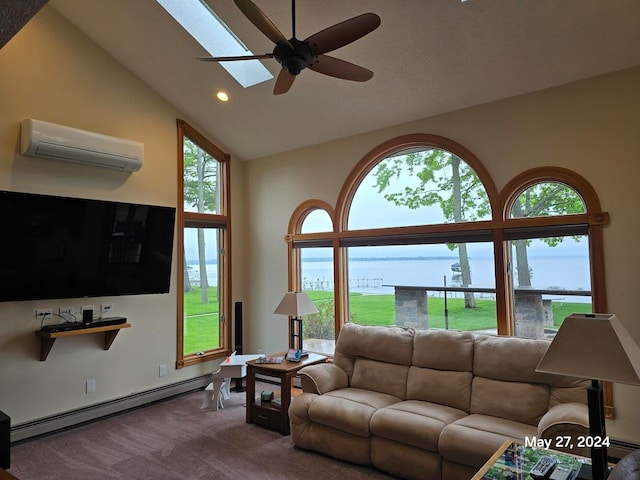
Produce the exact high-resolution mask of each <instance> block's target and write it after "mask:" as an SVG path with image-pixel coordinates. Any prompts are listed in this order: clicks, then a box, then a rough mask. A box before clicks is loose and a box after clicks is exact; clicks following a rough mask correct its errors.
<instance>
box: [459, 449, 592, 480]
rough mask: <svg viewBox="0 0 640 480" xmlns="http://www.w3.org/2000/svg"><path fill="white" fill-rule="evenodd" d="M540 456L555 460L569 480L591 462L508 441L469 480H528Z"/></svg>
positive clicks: (567, 454) (566, 454)
mask: <svg viewBox="0 0 640 480" xmlns="http://www.w3.org/2000/svg"><path fill="white" fill-rule="evenodd" d="M542 456H549V457H553V458H554V459H555V460H557V461H558V466H557V467H556V469H557V470H559V471H561V472H565V473H566V475H567V477H566V478H570V479H573V478H575V476H576V475H577V473H578V470H580V466H581V465H582V464H583V463H586V464H589V465H590V464H591V460H589V459H588V458H585V457H578V456H576V455H571V454H569V453H564V452H558V451H556V450H547V449H545V448H536V447H525V446H524V445H521V444H519V443H516V442H514V441H511V440H508V441H506V442H504V443H503V444H502V446H501V447H500V448H499V449H498V450H497V451H496V453H495V454H494V455H493V456H492V457H491V458H490V459H489V460H488V461H487V463H485V464H484V466H483V467H482V468H481V469H480V470H478V473H476V474H475V475H474V476H473V477H472V478H471V480H504V479H507V480H511V479H513V480H518V479H523V478H526V479H530V478H531V477H530V476H529V471H530V470H531V469H532V468H533V466H534V465H535V464H536V462H537V461H538V459H539V458H540V457H542ZM569 472H571V473H569Z"/></svg>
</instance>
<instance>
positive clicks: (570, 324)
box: [536, 313, 640, 480]
mask: <svg viewBox="0 0 640 480" xmlns="http://www.w3.org/2000/svg"><path fill="white" fill-rule="evenodd" d="M536 372H543V373H553V374H557V375H566V376H569V377H579V378H587V379H591V385H590V386H589V387H588V389H587V404H588V409H589V435H590V436H591V437H592V439H593V438H595V437H599V438H600V439H603V440H604V439H605V438H606V430H605V419H604V417H605V415H604V400H603V396H602V381H608V382H614V383H626V384H629V385H640V347H638V345H637V344H636V343H635V342H634V341H633V339H632V338H631V336H630V335H629V332H628V331H627V330H626V329H625V328H624V326H623V325H622V323H620V320H618V318H617V317H616V316H615V315H611V314H600V313H593V314H590V313H587V314H575V313H574V314H573V315H570V316H568V317H567V318H565V319H564V322H563V323H562V325H561V326H560V329H559V330H558V333H556V336H555V338H554V339H553V341H552V342H551V345H549V348H548V350H547V352H546V353H545V355H544V357H543V358H542V360H541V361H540V363H539V364H538V367H537V368H536ZM608 475H609V468H608V461H607V447H606V445H600V443H597V446H594V447H592V448H591V466H590V467H589V465H583V466H582V467H581V469H580V472H579V473H578V476H577V477H576V480H578V479H593V480H604V479H606V478H607V476H608Z"/></svg>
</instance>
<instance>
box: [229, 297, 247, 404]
mask: <svg viewBox="0 0 640 480" xmlns="http://www.w3.org/2000/svg"><path fill="white" fill-rule="evenodd" d="M233 314H234V315H233V317H234V322H233V346H234V347H233V349H234V350H235V351H236V355H242V302H235V303H234V305H233ZM233 381H234V383H235V385H234V387H233V388H231V391H232V392H244V390H245V388H244V384H243V383H242V379H241V378H234V380H233Z"/></svg>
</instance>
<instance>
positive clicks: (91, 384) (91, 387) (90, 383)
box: [87, 378, 96, 393]
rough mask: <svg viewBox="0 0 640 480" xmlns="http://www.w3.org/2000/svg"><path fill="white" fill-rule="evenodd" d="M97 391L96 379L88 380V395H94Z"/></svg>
mask: <svg viewBox="0 0 640 480" xmlns="http://www.w3.org/2000/svg"><path fill="white" fill-rule="evenodd" d="M95 391H96V379H95V378H90V379H89V380H87V393H93V392H95Z"/></svg>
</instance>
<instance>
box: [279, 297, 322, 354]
mask: <svg viewBox="0 0 640 480" xmlns="http://www.w3.org/2000/svg"><path fill="white" fill-rule="evenodd" d="M273 313H277V314H280V315H288V316H289V317H291V319H290V320H289V329H290V331H291V340H290V342H289V348H294V349H297V350H300V351H301V354H302V355H304V354H305V353H306V352H304V351H303V350H302V319H301V318H300V315H307V314H309V313H318V309H317V308H316V306H315V305H314V304H313V302H312V301H311V299H310V298H309V296H308V295H307V294H306V293H303V292H287V293H285V294H284V297H282V300H281V301H280V304H279V305H278V306H277V307H276V310H275V311H274V312H273ZM296 339H297V340H298V341H297V344H296Z"/></svg>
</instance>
